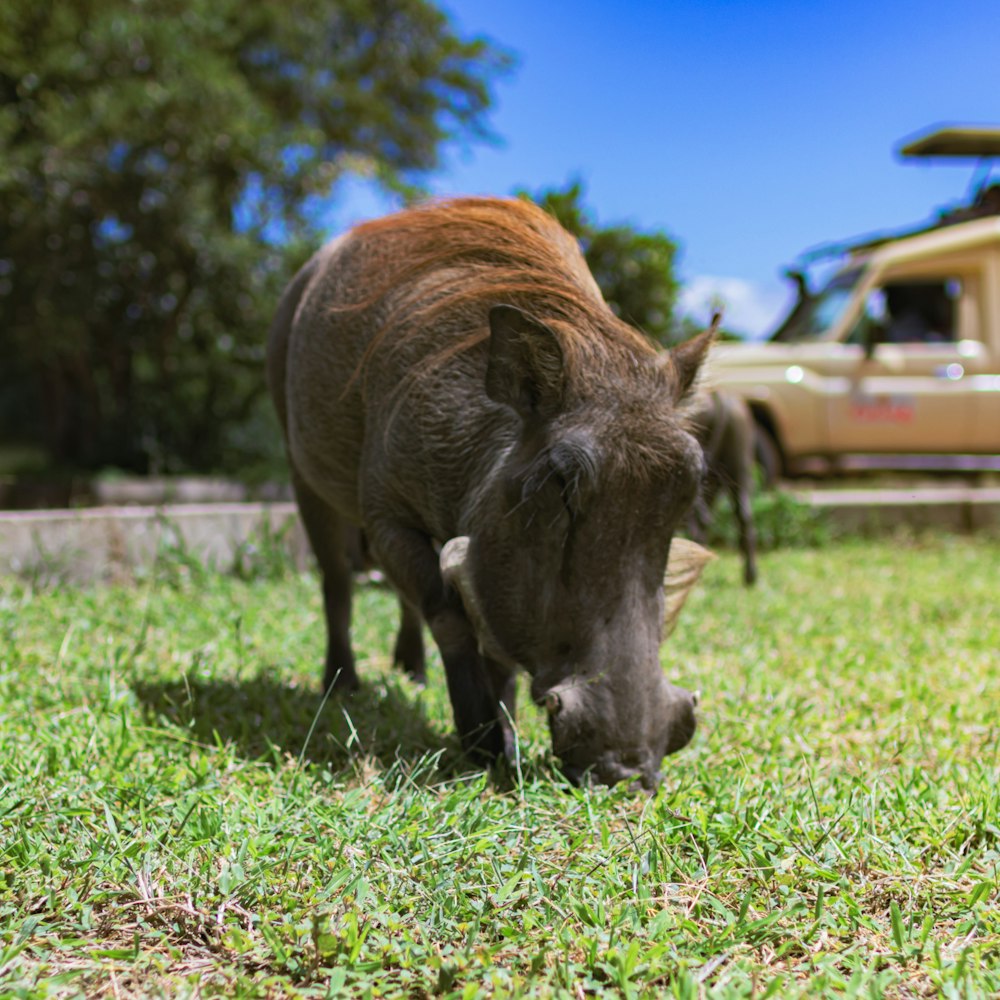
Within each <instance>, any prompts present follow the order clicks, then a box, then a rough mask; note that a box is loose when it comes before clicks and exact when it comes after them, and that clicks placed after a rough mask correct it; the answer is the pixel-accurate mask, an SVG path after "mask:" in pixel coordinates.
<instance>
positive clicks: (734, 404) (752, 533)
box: [688, 390, 757, 585]
mask: <svg viewBox="0 0 1000 1000" xmlns="http://www.w3.org/2000/svg"><path fill="white" fill-rule="evenodd" d="M688 409H689V413H690V416H691V425H692V431H693V432H694V435H695V437H697V439H698V442H699V443H700V444H701V446H702V448H703V449H704V451H705V464H706V471H705V480H704V482H703V484H702V489H701V492H700V493H699V494H698V498H697V499H696V500H695V503H694V507H693V508H692V511H691V518H690V522H689V534H690V535H691V537H692V538H693V539H695V541H698V542H704V540H705V535H706V534H707V532H708V526H709V525H710V524H711V522H712V507H713V506H714V504H715V499H716V496H717V495H718V492H719V490H720V488H724V489H725V491H726V492H727V493H728V494H729V499H730V502H731V503H732V507H733V514H734V515H735V516H736V525H737V528H738V529H739V535H740V550H741V551H742V552H743V580H744V582H745V583H746V584H747V585H751V584H753V583H755V582H756V581H757V532H756V529H755V528H754V523H753V509H752V507H751V504H750V500H751V497H752V495H753V470H754V445H755V430H754V420H753V414H752V413H751V412H750V408H749V407H748V406H747V405H746V403H744V402H743V400H742V399H740V398H739V397H738V396H733V395H731V394H730V393H726V392H720V391H719V390H716V391H714V392H699V393H698V394H697V395H696V396H695V397H694V398H693V399H692V401H691V402H690V403H689V406H688Z"/></svg>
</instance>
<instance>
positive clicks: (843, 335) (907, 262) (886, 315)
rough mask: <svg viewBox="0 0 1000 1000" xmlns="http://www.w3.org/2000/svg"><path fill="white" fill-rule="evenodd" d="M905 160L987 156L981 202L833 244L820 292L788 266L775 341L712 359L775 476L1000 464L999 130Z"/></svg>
mask: <svg viewBox="0 0 1000 1000" xmlns="http://www.w3.org/2000/svg"><path fill="white" fill-rule="evenodd" d="M900 153H901V154H902V155H903V156H907V157H953V158H974V159H978V160H980V161H981V166H980V177H979V183H978V185H976V187H975V193H974V195H973V197H972V198H971V199H970V200H969V202H968V203H966V204H964V205H961V206H960V207H958V208H955V209H952V210H949V211H944V212H942V213H941V214H940V215H939V216H938V217H937V218H936V219H934V221H933V222H931V223H929V224H927V225H924V226H922V227H920V228H917V229H911V230H909V231H904V232H900V233H896V234H894V235H887V236H879V237H873V238H868V239H864V240H860V241H857V242H853V243H848V244H844V245H842V246H839V247H836V248H833V251H834V252H835V253H836V254H838V255H839V256H841V257H842V258H843V262H842V264H841V266H840V267H839V268H838V269H837V270H835V271H834V273H833V275H832V277H830V278H829V280H828V281H826V283H825V284H824V285H823V286H822V287H821V288H820V289H819V290H818V291H811V290H810V289H809V287H808V283H807V280H806V278H805V276H804V272H803V271H790V272H788V273H789V275H790V277H792V278H793V279H794V280H795V281H796V282H797V284H798V287H799V297H798V301H797V302H796V303H795V305H794V306H793V308H792V310H791V312H790V313H789V315H788V316H787V317H786V319H785V320H784V322H782V323H781V325H780V326H779V327H778V329H777V330H775V331H774V333H773V334H772V335H771V337H770V339H769V340H768V341H765V342H763V343H759V344H724V345H720V346H719V347H717V348H716V349H715V350H714V351H713V354H712V362H711V376H710V377H711V381H712V384H713V385H715V386H716V387H719V388H725V389H727V390H729V391H731V392H735V393H736V394H738V395H740V396H742V397H743V398H744V399H745V400H746V401H747V403H748V404H749V406H750V408H751V410H752V412H753V414H754V418H755V421H756V424H757V429H758V434H759V447H758V457H759V458H760V460H761V464H762V465H764V467H765V472H766V473H768V474H770V475H775V474H784V475H788V476H794V475H802V474H817V473H819V474H823V473H836V472H839V471H854V470H858V469H873V468H875V469H913V468H917V469H926V470H963V471H964V470H982V469H1000V183H996V182H995V181H992V180H991V174H990V168H991V166H992V164H993V162H994V158H996V157H1000V128H980V127H976V128H970V127H949V128H939V129H935V130H932V131H929V132H927V133H924V134H922V135H920V136H917V137H915V138H914V139H912V140H911V141H909V142H906V143H905V144H904V145H903V146H902V147H901V149H900ZM813 259H814V260H815V254H814V255H813Z"/></svg>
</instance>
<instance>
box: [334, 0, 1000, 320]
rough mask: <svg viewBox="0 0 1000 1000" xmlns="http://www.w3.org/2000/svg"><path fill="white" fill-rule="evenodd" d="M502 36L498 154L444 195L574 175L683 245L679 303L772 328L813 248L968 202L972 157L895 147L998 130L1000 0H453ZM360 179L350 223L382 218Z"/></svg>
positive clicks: (443, 184) (596, 203) (607, 219)
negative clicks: (972, 129) (507, 54)
mask: <svg viewBox="0 0 1000 1000" xmlns="http://www.w3.org/2000/svg"><path fill="white" fill-rule="evenodd" d="M443 6H444V7H445V9H446V10H447V11H448V12H449V13H450V14H451V15H452V17H453V19H454V22H455V24H456V25H457V27H458V28H459V30H460V31H461V32H462V33H463V34H466V35H468V34H477V35H478V34H482V35H486V36H488V37H490V38H492V39H493V40H494V41H496V42H498V43H500V44H502V45H504V46H505V47H507V48H509V49H510V50H511V51H512V52H513V53H514V54H515V55H516V56H517V58H518V65H517V67H516V68H515V70H514V71H513V72H512V73H511V74H510V75H509V76H508V77H506V78H504V79H501V80H500V81H499V82H498V83H497V85H496V88H495V107H494V111H493V112H492V114H491V116H490V119H489V121H490V124H491V127H492V129H493V130H494V131H495V132H496V134H497V135H498V137H499V140H500V141H499V143H498V144H497V145H496V146H485V145H481V144H476V145H472V146H469V147H468V148H465V149H451V150H449V151H448V153H447V156H446V167H445V169H444V170H442V171H441V172H440V173H439V174H438V175H436V176H435V177H434V178H432V180H431V187H432V189H433V191H434V192H435V193H438V194H464V193H474V194H510V193H511V192H512V191H513V190H514V189H515V188H519V187H525V188H527V189H529V190H538V189H540V188H543V187H550V186H562V185H563V184H565V183H566V182H567V181H569V180H570V179H572V178H575V177H579V178H580V179H581V180H582V181H583V182H584V184H585V186H586V200H587V204H588V206H589V207H590V208H591V209H592V210H593V211H594V213H595V214H596V216H597V219H598V221H599V222H601V223H608V224H610V223H617V222H628V223H631V224H633V225H635V226H637V227H639V228H642V229H662V230H665V231H666V232H668V233H669V234H670V235H671V236H672V237H673V238H674V239H675V240H676V241H677V242H678V243H679V245H680V247H681V255H680V261H679V271H680V276H681V278H682V280H683V281H684V283H685V285H686V287H687V293H686V298H685V300H684V301H685V304H686V306H687V307H688V310H689V311H692V312H695V313H697V312H698V310H699V307H700V306H704V303H706V302H707V300H708V297H709V295H710V294H711V293H712V292H713V291H715V290H720V291H721V293H722V295H723V298H724V299H725V300H726V302H727V309H728V322H729V324H730V325H731V326H733V327H735V328H737V329H742V330H743V331H744V332H746V333H749V334H756V335H760V334H762V333H764V332H766V330H767V328H768V327H769V326H770V325H772V324H773V322H774V320H775V319H776V318H777V315H778V314H779V313H780V312H781V310H782V308H783V307H784V303H785V302H786V299H787V291H786V285H785V282H784V281H783V279H782V278H781V276H780V271H781V268H782V267H783V266H784V265H786V264H788V263H790V262H791V261H792V260H793V259H794V258H795V257H796V256H797V255H798V254H799V253H800V252H801V251H803V250H805V249H807V248H809V247H812V246H815V245H817V244H820V243H825V242H829V241H834V240H838V239H844V238H847V237H851V236H855V235H859V234H864V233H868V232H872V231H876V230H883V229H892V228H896V227H903V226H905V225H907V224H910V223H915V222H918V221H920V220H922V219H924V218H926V217H928V216H929V215H930V214H931V213H932V212H933V211H934V210H935V209H937V208H939V207H941V206H943V205H945V204H948V203H950V202H954V201H956V200H958V199H961V198H962V197H963V196H964V195H965V194H966V191H967V189H968V185H969V182H970V180H971V177H972V168H973V165H972V164H968V163H965V162H964V161H963V162H961V163H960V164H954V165H953V164H947V163H945V164H940V163H939V164H937V165H928V164H916V163H912V162H904V161H901V160H900V159H899V158H898V156H896V154H895V149H896V147H897V145H898V142H899V140H900V139H902V138H903V137H905V136H909V135H911V134H913V133H914V132H918V131H921V130H923V129H924V128H925V127H926V126H928V125H931V124H935V123H942V122H944V123H973V124H993V123H997V124H1000V0H953V2H951V3H948V4H945V3H942V2H940V0H938V2H930V0H909V2H904V0H870V2H860V0H840V2H812V3H809V2H791V0H780V2H766V0H763V2H756V3H754V2H733V0H730V2H725V0H701V2H694V0H660V2H655V0H617V2H615V0H446V2H444V3H443ZM380 207H381V206H378V205H377V204H376V203H375V202H373V201H372V200H371V199H370V198H367V197H364V196H363V195H361V194H360V193H359V192H357V191H356V190H355V192H354V194H353V196H352V197H351V198H350V199H349V200H348V201H347V202H346V203H345V204H344V205H343V206H342V208H341V211H340V218H341V221H344V222H350V221H354V220H355V219H356V218H359V217H364V216H367V215H371V214H378V211H379V209H380Z"/></svg>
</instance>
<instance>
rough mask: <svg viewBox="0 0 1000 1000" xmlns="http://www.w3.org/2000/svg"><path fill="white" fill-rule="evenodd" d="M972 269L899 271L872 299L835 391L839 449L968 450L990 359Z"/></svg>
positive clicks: (834, 442) (832, 405)
mask: <svg viewBox="0 0 1000 1000" xmlns="http://www.w3.org/2000/svg"><path fill="white" fill-rule="evenodd" d="M978 286H979V282H978V280H977V279H976V277H975V276H972V275H968V274H966V275H958V274H936V275H933V274H932V275H928V274H921V275H919V277H909V278H908V277H905V276H894V277H893V278H892V279H891V280H887V281H886V282H884V283H883V284H882V285H881V286H880V287H878V288H875V289H874V290H873V291H871V292H870V293H869V295H868V297H867V301H866V304H865V310H864V314H863V316H862V317H861V318H860V320H859V322H858V323H857V324H856V326H855V327H854V330H853V331H852V333H851V335H850V336H849V337H848V341H847V343H846V344H845V345H844V347H845V348H850V349H851V352H852V355H853V357H852V359H851V361H850V363H849V364H848V365H847V367H846V369H845V368H843V367H842V368H841V371H842V373H843V375H842V377H841V378H840V379H839V380H838V383H837V385H836V391H831V392H830V393H829V395H828V397H827V420H828V425H827V430H828V435H829V442H830V448H831V451H832V452H835V453H845V452H846V453H865V452H869V453H900V454H905V453H946V452H962V451H967V450H968V449H969V447H970V442H971V436H972V429H973V421H974V399H973V397H974V395H975V393H974V391H973V386H972V383H971V382H970V378H971V376H973V375H976V374H979V370H980V367H981V366H982V365H983V364H984V363H985V361H986V359H985V357H984V348H983V344H982V342H981V341H980V340H979V339H978V336H979V326H978V324H979V306H978V303H979V287H978Z"/></svg>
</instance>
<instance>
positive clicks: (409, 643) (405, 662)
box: [392, 597, 427, 684]
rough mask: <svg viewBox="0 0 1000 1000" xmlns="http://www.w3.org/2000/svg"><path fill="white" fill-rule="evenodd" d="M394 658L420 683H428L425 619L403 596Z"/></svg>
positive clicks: (397, 663) (398, 664) (400, 600)
mask: <svg viewBox="0 0 1000 1000" xmlns="http://www.w3.org/2000/svg"><path fill="white" fill-rule="evenodd" d="M392 660H393V663H395V664H396V665H397V666H400V667H402V668H403V669H404V670H405V671H406V672H407V673H408V674H409V675H410V677H411V678H413V680H414V681H416V682H417V683H418V684H424V683H426V681H427V667H426V659H425V656H424V635H423V620H422V619H421V617H420V612H419V611H417V609H416V608H414V607H413V606H412V605H410V603H409V602H408V601H406V600H405V599H404V598H402V597H401V598H400V599H399V631H398V632H397V633H396V645H395V647H394V649H393V652H392Z"/></svg>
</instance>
